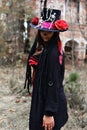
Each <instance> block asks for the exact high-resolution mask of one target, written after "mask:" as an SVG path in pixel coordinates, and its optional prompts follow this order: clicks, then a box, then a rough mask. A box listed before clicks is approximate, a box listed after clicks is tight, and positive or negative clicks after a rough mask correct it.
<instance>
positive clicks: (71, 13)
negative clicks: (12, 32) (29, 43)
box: [33, 0, 87, 64]
mask: <svg viewBox="0 0 87 130" xmlns="http://www.w3.org/2000/svg"><path fill="white" fill-rule="evenodd" d="M33 1H34V0H33ZM39 6H40V1H38V0H36V6H35V9H36V12H39ZM47 7H48V8H55V9H60V10H61V19H65V20H67V22H68V23H69V30H68V31H67V32H65V33H61V39H62V43H63V46H64V51H65V53H66V60H67V62H69V63H70V62H71V63H72V61H73V62H74V63H75V64H77V63H80V64H81V63H83V62H84V60H85V59H86V55H87V50H86V48H87V0H55V1H54V0H48V1H47ZM37 10H38V11H37Z"/></svg>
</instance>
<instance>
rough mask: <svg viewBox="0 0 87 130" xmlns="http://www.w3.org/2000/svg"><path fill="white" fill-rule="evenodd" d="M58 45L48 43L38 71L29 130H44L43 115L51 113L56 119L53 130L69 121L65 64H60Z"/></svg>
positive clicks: (57, 129)
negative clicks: (64, 84) (64, 82)
mask: <svg viewBox="0 0 87 130" xmlns="http://www.w3.org/2000/svg"><path fill="white" fill-rule="evenodd" d="M59 55H60V54H59V52H58V48H57V45H56V44H54V42H53V43H50V42H49V43H48V44H47V46H46V47H45V48H44V50H43V52H42V54H41V56H40V59H39V64H38V68H37V71H36V77H35V80H34V87H33V88H34V89H33V94H32V101H31V110H30V118H29V130H36V129H37V130H44V128H43V127H42V119H43V115H44V114H46V113H48V112H50V113H51V114H53V116H54V119H55V127H54V128H53V130H59V129H60V128H61V127H62V126H63V125H64V124H65V123H66V121H67V119H68V114H67V102H66V97H65V93H64V88H63V84H62V81H63V78H64V62H63V64H62V65H60V63H59Z"/></svg>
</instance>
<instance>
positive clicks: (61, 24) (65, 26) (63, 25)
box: [55, 20, 69, 30]
mask: <svg viewBox="0 0 87 130" xmlns="http://www.w3.org/2000/svg"><path fill="white" fill-rule="evenodd" d="M55 27H56V28H57V29H58V30H66V29H68V27H69V26H68V24H67V22H66V21H64V20H57V21H55Z"/></svg>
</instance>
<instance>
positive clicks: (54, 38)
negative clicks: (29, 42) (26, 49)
mask: <svg viewBox="0 0 87 130" xmlns="http://www.w3.org/2000/svg"><path fill="white" fill-rule="evenodd" d="M58 41H60V38H59V32H54V34H53V36H52V38H51V39H50V41H48V42H49V43H52V44H54V43H56V44H58ZM40 45H42V46H43V47H44V41H43V39H42V38H41V35H40V30H39V31H38V33H37V35H36V38H35V41H34V43H33V46H32V48H31V50H30V53H29V56H28V59H27V66H26V78H25V84H24V88H26V87H27V89H28V92H29V93H30V91H29V88H30V86H31V66H30V65H29V59H30V57H31V56H32V55H33V54H34V53H35V51H36V49H37V46H38V47H39V46H40Z"/></svg>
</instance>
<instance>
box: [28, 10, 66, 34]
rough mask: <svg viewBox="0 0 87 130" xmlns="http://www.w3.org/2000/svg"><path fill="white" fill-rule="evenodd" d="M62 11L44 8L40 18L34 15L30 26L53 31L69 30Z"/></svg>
mask: <svg viewBox="0 0 87 130" xmlns="http://www.w3.org/2000/svg"><path fill="white" fill-rule="evenodd" d="M60 18H61V11H60V10H56V9H50V8H44V9H43V11H42V12H41V15H40V18H38V17H34V18H33V19H32V21H31V23H30V26H31V27H33V28H36V29H38V30H43V31H51V32H64V31H67V30H68V23H67V22H66V21H65V20H61V19H60Z"/></svg>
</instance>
